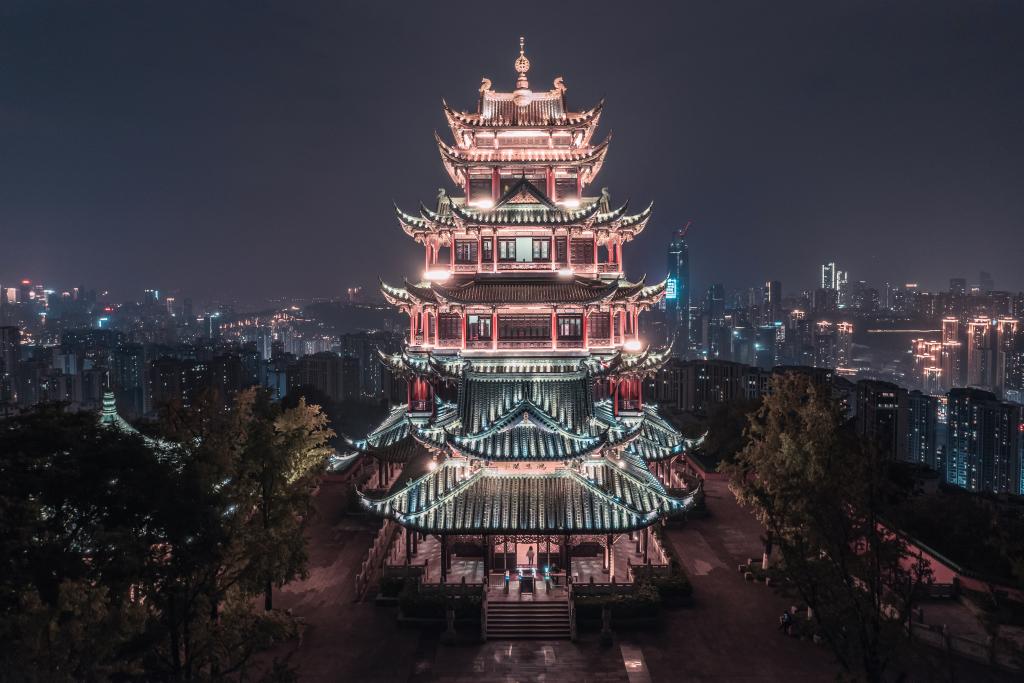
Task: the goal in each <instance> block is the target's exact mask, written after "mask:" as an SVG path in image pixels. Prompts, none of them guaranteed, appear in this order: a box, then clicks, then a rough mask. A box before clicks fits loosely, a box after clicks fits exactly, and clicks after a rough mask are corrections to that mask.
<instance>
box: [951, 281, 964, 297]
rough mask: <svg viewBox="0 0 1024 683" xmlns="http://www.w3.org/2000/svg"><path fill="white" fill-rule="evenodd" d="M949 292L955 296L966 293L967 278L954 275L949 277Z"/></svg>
mask: <svg viewBox="0 0 1024 683" xmlns="http://www.w3.org/2000/svg"><path fill="white" fill-rule="evenodd" d="M949 293H950V294H953V295H955V296H966V295H967V279H966V278H962V277H954V278H950V279H949Z"/></svg>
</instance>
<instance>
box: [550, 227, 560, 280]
mask: <svg viewBox="0 0 1024 683" xmlns="http://www.w3.org/2000/svg"><path fill="white" fill-rule="evenodd" d="M549 248H550V249H551V254H550V255H551V270H554V269H555V252H556V251H558V249H556V248H555V229H554V228H551V244H550V245H549Z"/></svg>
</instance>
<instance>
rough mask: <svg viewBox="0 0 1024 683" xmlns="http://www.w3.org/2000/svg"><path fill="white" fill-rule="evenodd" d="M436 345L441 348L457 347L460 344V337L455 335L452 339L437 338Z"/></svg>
mask: <svg viewBox="0 0 1024 683" xmlns="http://www.w3.org/2000/svg"><path fill="white" fill-rule="evenodd" d="M437 346H438V348H441V349H457V348H459V347H460V346H462V337H455V338H454V339H443V338H442V339H438V340H437Z"/></svg>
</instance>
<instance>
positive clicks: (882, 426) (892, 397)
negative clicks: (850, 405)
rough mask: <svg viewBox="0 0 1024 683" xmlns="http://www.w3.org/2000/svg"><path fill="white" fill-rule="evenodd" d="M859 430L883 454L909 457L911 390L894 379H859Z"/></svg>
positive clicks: (898, 458) (897, 458)
mask: <svg viewBox="0 0 1024 683" xmlns="http://www.w3.org/2000/svg"><path fill="white" fill-rule="evenodd" d="M856 413H857V420H856V424H857V433H858V434H859V435H860V436H861V437H862V438H864V439H865V440H866V441H867V442H868V443H869V444H871V445H872V446H874V447H876V448H878V449H879V451H880V452H881V453H882V455H884V456H886V457H888V458H892V459H895V460H906V459H907V445H908V444H907V419H908V416H907V390H906V389H904V388H902V387H899V386H897V385H895V384H892V383H890V382H879V381H876V380H861V381H859V382H857V409H856Z"/></svg>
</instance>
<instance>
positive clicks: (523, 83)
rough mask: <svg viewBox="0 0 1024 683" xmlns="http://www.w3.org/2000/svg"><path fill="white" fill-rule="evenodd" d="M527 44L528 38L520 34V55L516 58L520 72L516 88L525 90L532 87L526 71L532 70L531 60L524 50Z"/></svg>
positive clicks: (517, 69)
mask: <svg viewBox="0 0 1024 683" xmlns="http://www.w3.org/2000/svg"><path fill="white" fill-rule="evenodd" d="M525 44H526V38H524V37H523V36H519V57H517V58H516V71H517V72H518V73H519V78H517V79H516V89H517V90H525V89H527V88H529V87H530V83H529V81H527V80H526V72H527V71H529V70H530V60H529V59H527V58H526V54H525V52H524V50H525V47H524V45H525Z"/></svg>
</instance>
